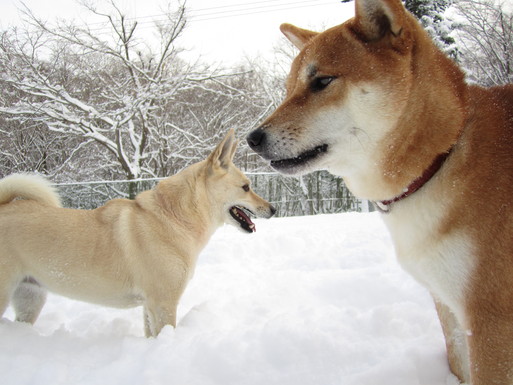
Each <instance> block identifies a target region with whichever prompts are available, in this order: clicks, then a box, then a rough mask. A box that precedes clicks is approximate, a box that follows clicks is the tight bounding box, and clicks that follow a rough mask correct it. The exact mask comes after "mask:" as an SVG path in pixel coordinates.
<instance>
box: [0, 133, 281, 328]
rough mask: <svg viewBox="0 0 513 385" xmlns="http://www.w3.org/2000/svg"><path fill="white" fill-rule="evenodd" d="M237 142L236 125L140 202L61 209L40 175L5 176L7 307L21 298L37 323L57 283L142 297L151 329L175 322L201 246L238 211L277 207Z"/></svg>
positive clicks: (0, 221)
mask: <svg viewBox="0 0 513 385" xmlns="http://www.w3.org/2000/svg"><path fill="white" fill-rule="evenodd" d="M236 145H237V143H236V141H235V140H234V133H233V131H230V133H229V134H228V135H227V136H226V138H225V139H224V140H223V141H222V142H221V143H220V144H219V146H218V147H217V148H216V149H215V150H214V151H213V153H212V154H211V155H210V156H209V158H208V159H206V160H204V161H202V162H199V163H197V164H194V165H192V166H190V167H188V168H186V169H185V170H183V171H181V172H180V173H178V174H176V175H174V176H172V177H169V178H167V179H165V180H163V181H161V182H160V183H159V184H158V185H157V186H156V188H155V189H154V190H151V191H145V192H143V193H141V194H139V195H138V196H137V197H136V199H135V200H133V201H131V200H127V199H115V200H112V201H109V202H108V203H107V204H105V205H104V206H103V207H100V208H98V209H95V210H74V209H65V208H61V207H60V204H59V198H58V196H57V195H56V193H55V192H54V190H53V189H52V188H51V187H50V185H49V184H48V182H46V181H45V180H44V179H42V178H41V177H38V176H30V175H12V176H9V177H6V178H4V179H3V180H1V181H0V244H1V245H2V247H1V249H0V267H1V268H0V315H1V314H3V313H4V311H5V309H6V307H7V306H8V304H9V302H12V305H13V308H14V310H15V312H16V319H17V320H18V321H24V322H31V323H34V322H35V321H36V319H37V317H38V315H39V312H40V310H41V308H42V307H43V305H44V301H45V297H46V290H47V289H48V290H50V291H53V292H55V293H58V294H61V295H64V296H67V297H70V298H75V299H78V300H83V301H88V302H92V303H97V304H101V305H106V306H114V307H132V306H137V305H143V306H144V311H145V312H144V313H145V331H146V335H147V336H156V335H157V334H158V333H159V332H160V330H161V329H162V327H164V326H165V325H173V326H175V325H176V308H177V305H178V301H179V299H180V296H181V295H182V293H183V291H184V289H185V287H186V284H187V282H188V281H189V280H190V279H191V277H192V275H193V272H194V267H195V264H196V259H197V257H198V254H199V253H200V251H201V250H202V249H203V247H204V246H205V245H206V244H207V242H208V240H209V238H210V236H211V235H212V234H213V233H214V231H215V230H216V229H217V228H218V227H219V226H221V225H222V224H223V223H225V222H226V223H231V224H234V225H236V226H239V222H237V221H236V220H235V219H233V218H232V216H231V215H230V214H229V210H230V209H231V208H232V207H233V206H238V207H245V208H247V209H249V210H251V211H252V212H253V213H254V214H255V215H257V216H262V217H267V218H269V217H271V216H272V215H273V214H274V212H275V210H274V208H273V207H272V206H271V205H270V204H269V203H268V202H266V201H265V200H263V199H262V198H260V197H259V196H257V195H256V194H255V193H254V192H253V191H251V190H250V189H249V188H248V185H249V180H248V179H247V178H246V177H245V176H244V174H243V173H242V172H241V171H239V170H238V169H237V168H236V167H235V166H234V165H233V163H232V158H233V155H234V153H235V147H236ZM15 198H20V199H15ZM247 231H248V230H247ZM248 232H249V231H248Z"/></svg>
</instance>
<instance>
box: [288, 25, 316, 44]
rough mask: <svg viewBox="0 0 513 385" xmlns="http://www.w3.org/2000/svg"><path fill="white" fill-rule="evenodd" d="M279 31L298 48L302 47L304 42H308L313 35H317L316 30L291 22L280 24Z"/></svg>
mask: <svg viewBox="0 0 513 385" xmlns="http://www.w3.org/2000/svg"><path fill="white" fill-rule="evenodd" d="M280 31H281V32H282V33H283V34H284V35H285V37H286V38H287V39H289V40H290V42H291V43H292V44H294V45H295V46H296V47H297V48H299V49H303V47H304V46H305V44H306V43H308V42H309V41H310V40H311V39H312V38H313V37H314V36H316V35H318V32H313V31H309V30H307V29H301V28H298V27H296V26H294V25H292V24H286V23H285V24H282V25H280Z"/></svg>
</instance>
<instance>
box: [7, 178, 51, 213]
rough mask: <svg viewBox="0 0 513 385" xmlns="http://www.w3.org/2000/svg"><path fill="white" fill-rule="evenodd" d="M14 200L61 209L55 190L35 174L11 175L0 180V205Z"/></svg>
mask: <svg viewBox="0 0 513 385" xmlns="http://www.w3.org/2000/svg"><path fill="white" fill-rule="evenodd" d="M16 198H22V199H31V200H35V201H37V202H39V203H42V204H45V205H48V206H53V207H61V199H60V197H59V194H58V193H57V191H56V190H55V188H54V187H52V185H51V183H50V182H49V181H48V180H46V179H45V178H43V177H42V176H39V175H36V174H12V175H9V176H7V177H5V178H3V179H1V180H0V204H4V203H9V202H11V201H12V200H13V199H16Z"/></svg>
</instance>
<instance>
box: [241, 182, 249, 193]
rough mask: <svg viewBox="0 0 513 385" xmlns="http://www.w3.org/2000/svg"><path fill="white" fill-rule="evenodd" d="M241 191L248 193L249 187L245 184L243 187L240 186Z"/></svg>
mask: <svg viewBox="0 0 513 385" xmlns="http://www.w3.org/2000/svg"><path fill="white" fill-rule="evenodd" d="M242 189H243V190H244V191H246V192H248V191H249V185H248V184H245V185H244V186H242Z"/></svg>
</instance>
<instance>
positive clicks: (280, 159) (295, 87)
mask: <svg viewBox="0 0 513 385" xmlns="http://www.w3.org/2000/svg"><path fill="white" fill-rule="evenodd" d="M355 7H356V12H355V17H354V18H352V19H350V20H348V21H347V22H345V23H344V24H342V25H339V26H336V27H334V28H331V29H328V30H327V31H325V32H322V33H316V32H312V31H307V30H304V29H300V28H297V27H294V26H292V25H289V24H283V25H282V26H281V31H282V32H283V33H284V34H285V36H286V37H287V38H288V39H289V40H290V41H291V42H292V43H293V44H294V45H296V46H297V47H298V48H299V49H300V52H299V54H298V56H297V57H296V58H295V60H294V61H293V63H292V68H291V71H290V74H289V76H288V79H287V83H286V90H287V95H286V98H285V100H284V101H283V103H282V104H281V105H280V106H279V107H278V109H277V110H276V111H275V112H274V113H273V114H272V115H271V116H270V117H269V118H268V119H267V120H266V121H265V122H264V123H263V124H262V125H261V126H260V127H259V128H258V129H256V130H254V131H253V132H251V133H250V134H249V135H248V137H247V141H248V144H249V146H250V147H251V148H252V149H253V150H254V151H255V152H257V153H258V154H259V155H260V156H262V157H263V158H264V159H266V160H269V161H270V163H271V166H272V167H273V168H275V169H276V170H278V171H280V172H282V173H286V174H302V173H307V172H310V171H313V170H318V169H327V170H328V171H330V172H332V173H333V174H336V175H340V176H343V177H344V179H345V181H346V183H347V184H348V186H349V187H350V189H351V190H352V191H353V193H355V194H357V195H359V196H362V197H367V198H370V199H386V198H389V197H391V196H395V195H397V194H398V193H399V192H400V191H401V190H402V189H404V187H405V186H407V185H408V184H409V183H410V182H411V180H413V179H415V178H416V177H418V176H419V175H420V174H421V173H422V171H423V170H424V169H425V168H426V167H427V166H428V165H429V164H430V163H431V162H432V159H433V157H434V156H436V154H437V153H439V152H441V151H445V150H446V149H447V148H448V147H449V144H448V143H449V142H450V141H453V140H454V135H453V133H452V132H451V133H450V134H448V133H447V132H445V133H444V134H443V135H441V136H438V135H433V134H434V133H433V131H431V132H430V131H428V130H424V126H425V125H423V124H422V121H421V119H423V118H424V119H433V118H435V119H436V117H437V116H441V115H442V114H441V113H440V111H439V110H440V104H441V103H444V106H443V107H442V108H443V109H446V108H452V106H453V105H454V104H455V103H456V102H457V101H456V102H455V98H454V94H455V89H456V88H455V87H453V86H452V85H449V86H448V87H445V86H440V85H441V84H442V85H443V82H444V81H446V79H445V78H447V77H450V76H451V74H450V73H449V72H450V71H451V70H452V69H453V68H454V65H452V64H451V63H447V62H449V59H446V58H445V57H443V55H442V54H441V53H440V51H438V50H437V49H436V48H435V46H434V45H433V43H432V42H431V40H430V38H429V37H428V35H427V34H426V33H425V32H424V31H423V30H422V27H421V26H420V25H419V24H418V22H417V21H416V20H415V18H414V17H413V16H412V15H411V14H409V13H408V12H407V11H406V10H405V9H404V6H403V5H402V3H401V1H400V0H355ZM447 68H449V70H448V69H447ZM424 76H425V80H423V77H424ZM420 83H424V84H420ZM447 83H448V82H447ZM422 98H423V99H424V101H421V99H422ZM432 98H438V99H437V100H431V99H432ZM435 101H436V107H435V103H434V102H435ZM415 103H419V105H415ZM429 103H432V104H433V106H431V105H430V104H429ZM421 104H424V105H421ZM458 107H459V104H458ZM422 109H423V110H422ZM452 113H453V116H452V117H451V118H454V116H455V115H457V113H456V112H454V111H452ZM422 114H425V115H426V116H422ZM444 114H447V111H444ZM456 120H457V119H456ZM443 124H444V127H443V129H444V130H445V129H447V125H446V123H445V122H444V123H443ZM438 129H440V128H439V126H438V124H435V130H438ZM412 152H413V153H415V157H414V158H413V159H410V158H409V157H411V153H412ZM433 154H434V155H433ZM376 192H378V193H377V194H376Z"/></svg>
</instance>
